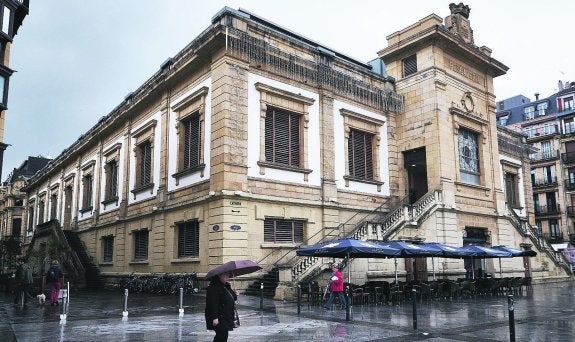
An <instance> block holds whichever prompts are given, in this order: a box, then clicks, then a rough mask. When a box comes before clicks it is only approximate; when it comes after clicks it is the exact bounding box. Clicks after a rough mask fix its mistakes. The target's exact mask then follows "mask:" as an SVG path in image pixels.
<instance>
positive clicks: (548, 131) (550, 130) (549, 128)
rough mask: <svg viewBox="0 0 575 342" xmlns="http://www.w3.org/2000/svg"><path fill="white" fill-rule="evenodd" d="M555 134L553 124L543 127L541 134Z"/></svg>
mask: <svg viewBox="0 0 575 342" xmlns="http://www.w3.org/2000/svg"><path fill="white" fill-rule="evenodd" d="M553 133H555V124H554V123H550V122H547V123H545V124H544V125H543V134H553Z"/></svg>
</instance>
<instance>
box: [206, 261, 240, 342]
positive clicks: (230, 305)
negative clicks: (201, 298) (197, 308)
mask: <svg viewBox="0 0 575 342" xmlns="http://www.w3.org/2000/svg"><path fill="white" fill-rule="evenodd" d="M229 280H230V274H229V273H228V272H224V273H221V274H219V275H215V276H213V277H212V278H211V281H210V285H209V286H208V292H207V295H206V311H205V315H206V327H207V329H209V330H214V331H215V332H216V336H215V337H214V342H226V341H227V340H228V332H229V331H230V330H234V318H235V302H236V299H237V298H238V295H237V294H236V292H235V291H234V290H232V288H231V286H230V283H229Z"/></svg>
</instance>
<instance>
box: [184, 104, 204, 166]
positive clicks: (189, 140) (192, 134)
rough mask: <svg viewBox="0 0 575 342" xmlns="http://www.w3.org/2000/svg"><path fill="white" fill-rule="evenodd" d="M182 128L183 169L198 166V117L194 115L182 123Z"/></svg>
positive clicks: (199, 143)
mask: <svg viewBox="0 0 575 342" xmlns="http://www.w3.org/2000/svg"><path fill="white" fill-rule="evenodd" d="M182 124H183V126H184V169H189V168H192V167H196V166H198V165H199V164H200V149H201V142H200V136H201V134H200V133H201V127H200V115H199V113H194V114H193V115H192V116H190V117H188V118H186V119H185V120H184V121H183V122H182Z"/></svg>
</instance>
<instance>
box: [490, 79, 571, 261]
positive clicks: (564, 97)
mask: <svg viewBox="0 0 575 342" xmlns="http://www.w3.org/2000/svg"><path fill="white" fill-rule="evenodd" d="M574 96H575V82H566V83H565V84H563V82H562V81H559V91H558V92H557V93H555V94H552V95H550V96H548V97H542V98H540V97H539V94H535V99H534V100H531V99H530V98H528V97H526V96H523V95H518V96H515V97H513V98H510V99H504V100H502V101H499V102H498V103H497V106H498V107H497V109H498V111H497V117H498V124H499V125H500V126H505V127H506V128H509V129H513V130H515V131H517V132H521V133H523V134H524V136H525V138H526V140H527V143H528V144H530V145H532V146H533V148H534V151H533V152H532V153H531V154H530V156H529V157H530V163H531V170H530V178H529V179H530V181H531V184H532V188H533V203H534V208H533V209H534V214H535V232H536V234H537V235H538V236H539V237H541V238H544V239H546V240H547V241H548V242H549V243H551V244H552V246H553V247H554V248H555V249H556V250H563V249H565V248H566V247H567V245H568V243H569V242H570V243H571V244H572V245H575V224H574V223H575V210H574V208H575V166H574V163H575V136H574V132H575V123H574V122H575V105H574V103H575V102H574V100H573V98H574Z"/></svg>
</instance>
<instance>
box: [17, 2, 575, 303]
mask: <svg viewBox="0 0 575 342" xmlns="http://www.w3.org/2000/svg"><path fill="white" fill-rule="evenodd" d="M451 11H452V14H451V15H449V16H448V17H447V18H446V20H445V23H446V24H445V25H444V24H443V21H442V20H441V18H440V17H438V16H437V15H430V16H428V17H426V18H423V19H422V20H420V21H418V22H417V23H415V24H414V25H412V26H410V27H408V28H406V29H403V30H401V31H398V32H396V33H394V34H392V35H390V36H388V47H387V48H384V49H383V50H381V51H380V52H379V57H378V58H377V59H375V60H373V61H372V62H370V63H363V62H360V61H357V60H354V59H352V58H350V57H348V56H346V55H343V54H341V53H339V52H337V51H333V50H331V49H329V48H328V47H326V46H323V45H321V44H318V43H316V42H314V41H312V40H310V39H307V38H305V37H302V36H300V35H297V34H295V33H293V32H291V31H289V30H287V29H284V28H282V27H280V26H278V25H276V24H274V23H272V22H269V21H267V20H265V19H263V18H260V17H258V16H257V15H255V14H253V13H249V12H247V11H244V10H232V9H229V8H224V9H223V10H221V11H220V12H219V13H217V14H216V15H215V16H214V17H213V18H212V23H211V25H210V26H209V27H208V28H207V29H206V30H205V31H204V32H202V33H201V34H200V35H199V36H198V37H197V38H196V39H194V40H193V41H192V42H191V43H190V44H189V45H188V46H186V47H185V48H184V49H183V50H182V51H181V52H179V53H178V54H176V55H175V56H173V57H172V58H170V59H168V60H167V61H166V62H165V63H163V64H162V65H161V66H160V70H158V71H157V72H156V73H155V74H154V75H153V76H152V77H151V78H150V79H149V80H148V81H146V82H145V83H144V84H143V85H142V86H140V87H139V88H138V89H136V90H135V91H134V92H133V93H131V94H129V95H128V96H127V97H126V98H125V101H124V102H122V103H121V104H119V105H118V106H117V107H116V108H115V109H114V110H113V111H112V112H111V113H109V114H108V115H106V116H104V117H102V119H101V120H100V121H99V122H98V123H97V124H96V125H95V126H94V127H93V128H92V129H90V130H89V131H88V132H86V133H85V134H83V135H82V136H81V137H80V138H79V139H78V140H77V141H76V142H74V143H73V144H72V145H71V146H70V147H69V148H68V149H66V150H65V151H64V152H63V153H62V154H61V155H60V156H58V157H57V158H56V159H55V160H54V161H53V162H52V163H51V165H50V167H49V168H45V169H44V170H42V171H41V172H40V173H39V174H37V175H36V176H35V177H34V178H33V179H31V180H30V182H29V183H28V186H27V187H26V191H27V194H28V196H27V203H26V205H27V208H28V209H27V214H28V219H27V222H28V224H29V227H31V228H32V231H33V232H34V233H33V234H32V233H31V234H30V235H29V240H28V241H29V242H30V244H29V246H30V248H32V249H33V248H35V244H34V239H35V237H37V236H42V235H43V234H44V235H46V234H45V233H44V232H46V231H47V230H51V231H58V230H61V231H63V232H64V233H65V236H66V237H67V238H68V239H72V236H76V237H77V238H79V240H81V244H80V245H79V246H78V247H77V248H83V249H85V250H86V252H87V254H88V255H89V257H90V259H91V261H93V262H94V263H95V264H96V266H98V268H99V270H100V271H101V274H102V275H103V276H104V277H106V278H107V279H110V280H113V279H114V278H115V277H120V276H124V275H127V274H130V273H132V272H136V273H150V272H170V273H174V272H176V273H177V272H190V271H193V272H198V274H199V275H200V276H201V275H203V274H205V273H206V272H207V271H208V270H209V269H210V268H212V267H214V266H215V265H218V264H221V263H222V262H225V261H229V260H233V259H252V260H256V261H259V263H260V264H261V266H262V267H263V270H262V272H260V273H256V274H252V275H249V276H246V277H244V278H242V279H244V280H245V281H250V280H254V279H256V278H257V277H260V276H262V275H263V274H264V273H266V272H272V273H275V274H276V277H277V278H276V279H277V281H278V282H279V287H278V290H277V294H278V295H283V294H281V293H280V292H282V291H290V290H291V289H293V287H291V286H292V284H293V283H294V282H296V281H302V280H309V279H310V278H312V277H314V276H317V275H318V274H319V273H321V272H322V271H323V270H324V269H325V268H326V267H325V266H326V263H327V262H329V260H324V259H318V258H297V257H295V248H297V246H299V245H301V244H313V243H316V242H319V241H326V240H330V239H336V238H338V237H344V236H353V237H357V238H360V239H372V240H381V241H383V240H387V239H409V240H425V241H437V242H442V243H448V244H452V245H459V246H461V245H463V244H467V243H471V242H473V243H478V244H486V245H495V244H506V245H512V246H517V247H518V246H519V245H520V244H521V243H524V246H525V247H530V246H531V248H533V249H534V250H536V251H537V252H538V257H536V258H533V259H532V260H531V263H532V265H531V267H529V268H528V270H529V272H533V273H534V272H538V273H537V276H540V275H541V276H545V277H551V278H555V279H557V278H565V277H568V276H569V274H568V270H567V268H566V267H564V266H566V265H565V264H564V260H562V259H560V256H559V257H558V256H557V255H555V254H550V253H552V252H548V251H546V250H544V249H543V247H542V246H541V245H540V244H538V243H537V241H533V239H532V237H531V236H530V235H529V231H527V230H525V229H523V228H522V227H524V226H525V222H528V221H529V220H528V215H527V214H526V212H527V211H521V210H519V211H515V210H514V209H513V208H510V207H508V206H507V205H506V198H505V196H506V195H505V188H504V185H503V184H504V179H503V172H504V171H505V172H510V173H513V172H514V173H515V174H516V175H521V177H523V173H524V170H525V169H524V168H522V164H521V163H522V162H523V160H522V159H514V160H512V161H509V160H508V159H510V158H508V157H504V156H502V154H500V153H499V149H498V129H497V126H496V116H495V95H494V92H493V82H492V80H493V78H494V77H496V76H500V75H503V74H504V73H505V72H506V70H507V67H506V66H504V65H503V64H501V63H499V62H498V61H496V60H495V59H493V58H492V57H491V51H490V50H489V49H488V48H486V47H477V46H475V45H474V41H473V34H472V31H471V28H470V24H469V20H468V15H469V8H468V7H467V6H463V5H461V6H455V5H454V6H453V7H452V8H451ZM506 158H507V159H506ZM521 177H519V176H518V177H517V178H516V179H517V180H518V183H517V184H516V185H517V187H523V186H524V185H525V183H524V182H520V181H519V180H520V178H521ZM521 194H522V195H525V192H522V193H521ZM523 203H525V205H526V206H528V205H530V203H529V202H528V201H526V200H525V198H523ZM57 235H58V234H53V236H57ZM352 262H353V265H354V267H353V270H354V272H353V274H352V280H353V281H354V282H356V283H361V282H362V281H365V280H368V279H375V278H383V279H385V278H388V277H392V276H393V265H392V264H391V263H390V262H389V261H386V260H376V259H365V260H353V261H352ZM543 264H544V265H545V267H543V266H542V265H543ZM435 266H436V265H433V267H435ZM438 266H440V268H441V270H442V272H443V273H444V274H446V275H449V276H458V275H461V274H463V272H464V263H463V262H462V261H461V260H453V261H445V262H442V263H441V265H438ZM477 266H481V267H483V269H486V270H491V271H494V269H495V266H494V265H493V264H492V263H491V262H485V261H482V262H481V264H478V265H477ZM504 267H505V269H504V271H505V273H506V274H507V275H522V274H524V272H525V268H524V267H523V264H522V262H521V261H520V260H508V261H505V262H504ZM431 268H432V265H430V264H429V261H427V260H425V259H421V260H420V259H416V260H409V261H405V262H404V261H403V260H402V261H401V262H400V271H401V276H402V277H407V278H408V279H423V278H425V277H426V276H427V272H428V270H430V269H431ZM529 274H531V273H529ZM242 279H240V280H238V282H242Z"/></svg>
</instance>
